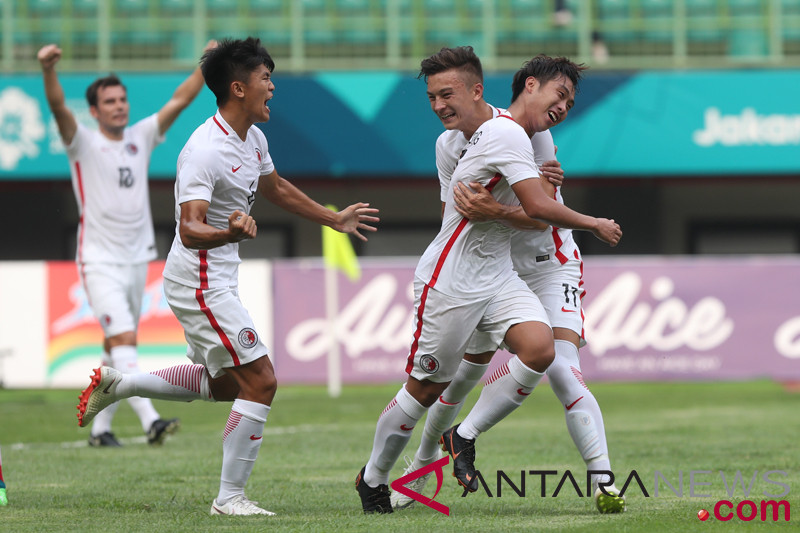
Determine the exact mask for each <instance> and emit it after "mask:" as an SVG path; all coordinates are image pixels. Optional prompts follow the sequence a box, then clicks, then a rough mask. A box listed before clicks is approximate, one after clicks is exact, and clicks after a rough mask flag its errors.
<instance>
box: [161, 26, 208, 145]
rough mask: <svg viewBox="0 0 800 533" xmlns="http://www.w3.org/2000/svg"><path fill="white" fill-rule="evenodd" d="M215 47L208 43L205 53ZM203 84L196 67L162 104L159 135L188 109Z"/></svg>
mask: <svg viewBox="0 0 800 533" xmlns="http://www.w3.org/2000/svg"><path fill="white" fill-rule="evenodd" d="M216 47H217V41H209V42H208V44H207V45H206V47H205V51H207V50H211V49H213V48H216ZM204 84H205V81H204V80H203V73H202V72H201V71H200V67H197V68H196V69H194V71H192V73H191V74H190V75H189V77H188V78H186V79H185V80H184V81H183V83H181V84H180V85H178V88H177V89H175V92H174V93H172V97H171V98H170V99H169V100H168V101H167V103H166V104H164V107H162V108H161V109H160V110H159V111H158V131H159V133H161V134H162V135H163V134H164V133H166V132H167V130H168V129H169V128H170V126H172V124H173V123H174V122H175V120H176V119H177V118H178V115H180V114H181V112H182V111H183V110H184V109H186V108H187V107H189V104H191V103H192V101H193V100H194V99H195V98H196V97H197V95H198V94H200V91H201V90H202V89H203V85H204Z"/></svg>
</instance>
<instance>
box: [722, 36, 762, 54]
mask: <svg viewBox="0 0 800 533" xmlns="http://www.w3.org/2000/svg"><path fill="white" fill-rule="evenodd" d="M728 54H730V55H732V56H737V57H758V56H765V55H766V54H767V36H766V35H765V34H764V32H763V31H760V30H755V29H736V30H733V31H731V33H730V35H729V37H728Z"/></svg>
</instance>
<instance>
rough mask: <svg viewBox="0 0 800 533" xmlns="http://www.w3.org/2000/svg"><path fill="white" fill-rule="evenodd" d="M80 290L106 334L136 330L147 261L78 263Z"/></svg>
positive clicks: (109, 335) (145, 278)
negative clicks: (84, 294) (118, 263)
mask: <svg viewBox="0 0 800 533" xmlns="http://www.w3.org/2000/svg"><path fill="white" fill-rule="evenodd" d="M78 272H79V274H80V277H81V283H82V284H83V290H84V291H85V292H86V297H87V299H88V301H89V306H90V307H91V308H92V312H93V313H94V316H95V318H97V321H98V322H100V326H101V327H102V328H103V333H104V334H105V336H106V338H108V337H113V336H114V335H119V334H120V333H125V332H128V331H134V332H135V331H136V330H137V328H138V326H139V315H140V313H141V310H142V296H143V294H144V286H145V283H146V282H147V263H137V264H133V265H114V264H104V263H102V264H101V263H90V264H79V265H78Z"/></svg>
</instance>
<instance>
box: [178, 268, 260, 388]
mask: <svg viewBox="0 0 800 533" xmlns="http://www.w3.org/2000/svg"><path fill="white" fill-rule="evenodd" d="M164 294H165V295H166V297H167V303H169V306H170V308H171V309H172V312H173V313H175V316H176V317H177V318H178V321H179V322H180V323H181V326H183V331H184V336H185V337H186V342H187V343H188V345H189V346H188V348H187V350H186V357H188V358H189V359H191V360H192V362H194V363H196V364H200V365H203V366H205V367H206V369H207V370H208V373H209V374H210V375H211V377H214V378H216V377H220V376H222V375H223V374H224V373H225V371H224V369H225V368H233V367H237V366H241V365H245V364H247V363H250V362H252V361H255V360H256V359H259V358H261V357H264V356H265V355H268V350H267V347H266V346H264V344H263V343H262V342H261V338H260V337H259V335H258V333H257V332H256V328H255V325H254V324H253V319H252V318H250V314H249V313H248V312H247V309H245V308H244V306H243V305H242V302H241V301H240V300H239V293H238V291H237V289H236V288H232V287H224V288H219V289H195V288H194V287H187V286H186V285H181V284H180V283H175V282H174V281H170V280H168V279H165V280H164Z"/></svg>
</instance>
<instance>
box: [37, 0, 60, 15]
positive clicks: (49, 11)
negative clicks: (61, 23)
mask: <svg viewBox="0 0 800 533" xmlns="http://www.w3.org/2000/svg"><path fill="white" fill-rule="evenodd" d="M63 7H64V3H63V2H61V1H60V0H28V10H29V11H30V12H31V13H33V14H35V15H37V16H41V15H50V16H54V15H58V14H59V13H61V11H62V8H63Z"/></svg>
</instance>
